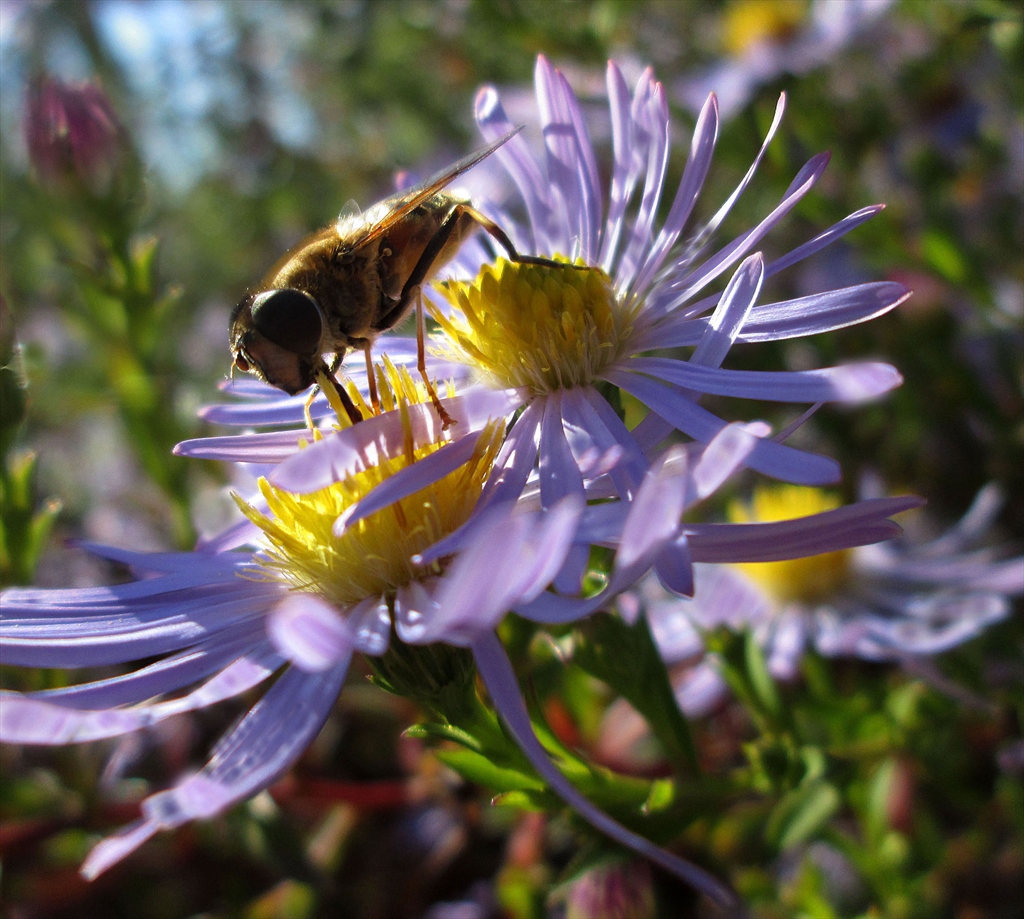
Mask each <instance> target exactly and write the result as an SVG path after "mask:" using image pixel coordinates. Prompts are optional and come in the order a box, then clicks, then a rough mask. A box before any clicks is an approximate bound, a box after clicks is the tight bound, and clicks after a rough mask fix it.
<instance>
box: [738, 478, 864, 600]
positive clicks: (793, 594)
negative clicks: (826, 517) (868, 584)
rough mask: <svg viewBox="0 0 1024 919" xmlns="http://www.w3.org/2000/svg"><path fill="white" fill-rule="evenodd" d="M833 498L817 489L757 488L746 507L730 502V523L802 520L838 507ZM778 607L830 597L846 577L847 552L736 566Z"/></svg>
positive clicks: (847, 571)
mask: <svg viewBox="0 0 1024 919" xmlns="http://www.w3.org/2000/svg"><path fill="white" fill-rule="evenodd" d="M839 504H840V500H839V498H838V497H837V496H835V495H831V494H829V493H828V492H825V491H822V490H821V489H818V488H802V487H800V486H797V485H779V486H774V487H771V488H758V489H757V490H756V491H755V492H754V497H753V500H752V501H751V503H750V504H749V505H746V504H743V503H741V502H739V501H733V502H732V503H730V505H729V508H728V516H729V519H730V520H731V521H732V522H733V523H768V522H772V521H777V520H791V519H793V518H794V517H806V516H808V515H810V514H818V513H821V512H822V511H829V510H832V509H833V508H836V507H839ZM736 567H737V568H739V569H740V570H742V571H743V573H744V574H746V575H747V576H748V577H749V578H750V579H751V580H753V581H756V582H757V583H758V584H759V585H760V586H761V587H762V588H764V590H765V591H766V592H767V593H769V594H770V595H771V596H772V597H774V598H775V599H776V600H777V601H779V602H780V603H788V602H792V601H799V602H805V603H814V602H816V601H820V600H822V599H823V598H825V597H826V596H828V595H829V594H832V593H834V592H835V591H836V589H837V588H838V587H840V586H841V585H842V583H843V581H845V580H846V578H847V576H848V575H849V567H850V552H849V550H842V551H839V552H825V553H822V554H821V555H812V556H809V557H807V558H794V559H790V560H788V561H784V562H744V563H742V564H738V565H736Z"/></svg>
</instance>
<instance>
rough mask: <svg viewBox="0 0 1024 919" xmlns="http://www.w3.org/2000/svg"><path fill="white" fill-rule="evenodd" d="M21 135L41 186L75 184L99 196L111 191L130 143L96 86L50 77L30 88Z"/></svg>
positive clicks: (60, 186)
mask: <svg viewBox="0 0 1024 919" xmlns="http://www.w3.org/2000/svg"><path fill="white" fill-rule="evenodd" d="M25 138H26V141H27V143H28V153H29V159H30V161H31V163H32V167H33V168H34V169H35V172H36V175H37V177H38V178H39V181H40V182H41V183H42V184H43V185H44V186H46V187H48V188H51V189H63V188H66V187H67V186H68V185H69V184H70V185H77V186H79V187H81V188H83V189H85V190H87V191H89V192H91V193H93V194H98V195H102V194H105V193H107V192H109V191H110V190H111V187H112V185H113V180H114V178H115V177H116V174H117V172H118V169H119V167H120V166H121V160H122V158H123V154H124V153H125V152H126V151H127V147H128V145H127V142H126V140H127V136H126V133H125V130H124V128H123V126H122V125H121V123H120V121H118V119H117V116H116V115H115V114H114V110H113V108H112V106H111V105H110V100H109V99H108V98H107V95H106V93H104V92H103V90H102V89H101V88H100V87H99V86H98V85H97V84H95V83H76V84H69V83H61V82H60V81H58V80H54V79H50V78H44V79H42V80H40V81H38V82H37V83H35V84H33V85H32V86H31V87H30V89H29V91H28V95H27V98H26V102H25Z"/></svg>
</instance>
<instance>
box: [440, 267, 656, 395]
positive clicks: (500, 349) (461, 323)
mask: <svg viewBox="0 0 1024 919" xmlns="http://www.w3.org/2000/svg"><path fill="white" fill-rule="evenodd" d="M437 287H438V289H439V290H440V292H441V293H442V294H443V295H444V297H445V298H446V299H447V300H448V302H449V303H450V304H451V305H452V307H453V308H454V310H453V312H452V315H451V316H448V317H446V316H444V315H443V314H442V313H441V312H440V311H438V310H437V309H433V308H432V309H431V316H432V317H433V318H434V319H435V320H436V321H437V323H438V324H439V325H440V326H441V328H442V329H443V330H444V332H445V333H446V334H447V336H448V340H449V345H448V348H447V349H446V350H445V355H446V356H447V357H450V358H451V359H453V360H456V361H460V362H462V363H465V364H473V365H475V366H476V367H477V368H479V370H480V371H481V373H482V374H483V375H484V376H485V377H486V378H487V379H489V381H490V382H492V383H493V384H494V385H497V386H500V387H502V388H505V387H517V388H518V387H525V388H526V389H528V390H530V392H532V393H534V394H542V393H546V392H551V391H552V390H555V389H569V388H571V387H574V386H583V385H587V384H589V383H591V382H593V381H594V379H595V378H596V376H597V374H598V373H599V372H600V371H601V370H602V369H603V368H604V367H606V366H607V365H608V364H609V363H610V362H611V361H613V360H614V359H615V358H617V357H618V356H619V355H620V353H621V351H622V348H623V344H624V342H625V341H626V340H627V339H628V338H629V335H630V332H631V329H632V321H633V317H634V315H635V313H636V305H635V304H634V305H631V306H624V305H623V304H621V303H619V301H618V300H617V298H616V295H615V291H614V289H613V287H612V282H611V279H610V278H609V277H608V275H607V274H605V272H603V271H602V270H601V269H599V268H581V267H571V266H570V265H569V264H568V263H566V264H565V265H564V266H563V265H552V266H550V267H549V266H546V265H524V264H519V263H515V262H509V261H507V260H505V259H498V260H497V261H496V262H495V263H494V264H493V265H485V266H484V267H483V268H482V269H481V271H480V274H479V275H478V276H477V278H476V280H474V281H472V282H465V281H449V282H446V283H444V284H439V285H437Z"/></svg>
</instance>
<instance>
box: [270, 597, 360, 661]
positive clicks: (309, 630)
mask: <svg viewBox="0 0 1024 919" xmlns="http://www.w3.org/2000/svg"><path fill="white" fill-rule="evenodd" d="M267 634H268V635H269V636H270V640H271V641H272V642H273V644H274V647H275V648H277V650H278V652H280V654H282V655H283V656H284V657H285V658H287V659H288V660H290V661H291V662H292V663H293V664H295V666H296V667H298V668H299V669H300V670H305V671H306V672H307V673H318V672H319V671H321V670H327V669H328V668H329V667H333V666H334V665H335V664H337V663H338V661H340V660H342V659H347V658H349V657H351V655H352V648H353V640H352V630H351V629H350V628H349V625H348V622H347V621H346V620H345V618H344V617H343V616H342V615H341V614H340V613H339V612H338V610H336V609H335V608H334V607H333V606H331V605H330V604H329V603H326V602H325V601H323V600H321V599H320V598H319V597H316V596H313V595H312V594H307V593H300V592H294V593H290V594H289V595H288V596H287V597H285V599H284V600H282V601H281V602H280V603H278V604H277V606H275V607H274V608H273V609H272V610H271V611H270V613H269V614H268V615H267Z"/></svg>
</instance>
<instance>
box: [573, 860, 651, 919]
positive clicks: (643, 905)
mask: <svg viewBox="0 0 1024 919" xmlns="http://www.w3.org/2000/svg"><path fill="white" fill-rule="evenodd" d="M654 912H655V903H654V887H653V886H652V882H651V867H650V865H649V864H648V863H647V862H645V861H630V862H618V863H616V864H612V865H601V866H599V867H597V868H591V869H590V871H588V872H587V873H586V874H584V875H583V876H582V877H580V878H579V879H578V880H576V881H575V882H574V883H573V885H572V887H571V888H570V890H569V899H568V902H567V903H566V919H649V917H653V916H654Z"/></svg>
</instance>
